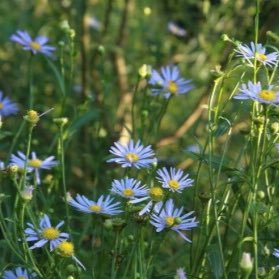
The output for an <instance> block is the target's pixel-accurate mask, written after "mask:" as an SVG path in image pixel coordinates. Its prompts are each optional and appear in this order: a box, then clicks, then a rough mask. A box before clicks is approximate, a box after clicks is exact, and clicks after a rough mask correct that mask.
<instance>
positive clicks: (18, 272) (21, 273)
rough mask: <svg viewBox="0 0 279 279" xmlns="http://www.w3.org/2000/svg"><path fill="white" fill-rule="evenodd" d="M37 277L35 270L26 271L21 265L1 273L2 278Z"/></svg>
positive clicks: (25, 278)
mask: <svg viewBox="0 0 279 279" xmlns="http://www.w3.org/2000/svg"><path fill="white" fill-rule="evenodd" d="M32 278H37V274H36V273H35V272H31V273H30V272H28V271H27V270H26V269H24V268H22V267H17V268H16V269H15V270H6V271H4V273H3V279H32Z"/></svg>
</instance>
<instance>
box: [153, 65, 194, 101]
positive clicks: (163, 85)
mask: <svg viewBox="0 0 279 279" xmlns="http://www.w3.org/2000/svg"><path fill="white" fill-rule="evenodd" d="M190 83H191V81H190V80H186V79H183V78H181V76H180V71H179V69H178V67H177V66H166V67H162V68H161V72H158V71H156V70H152V74H151V77H150V80H149V84H150V85H151V86H153V87H154V88H152V89H151V90H152V93H153V95H159V94H160V93H163V94H164V97H165V98H166V99H168V98H169V97H170V96H172V95H180V94H185V93H187V92H189V91H190V90H191V89H192V88H193V86H192V85H191V84H190Z"/></svg>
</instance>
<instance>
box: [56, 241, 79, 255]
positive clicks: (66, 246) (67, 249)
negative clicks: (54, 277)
mask: <svg viewBox="0 0 279 279" xmlns="http://www.w3.org/2000/svg"><path fill="white" fill-rule="evenodd" d="M57 249H58V251H59V252H60V254H61V256H62V257H71V256H73V255H74V249H75V248H74V244H73V243H72V242H69V241H62V242H61V243H59V244H58V245H57Z"/></svg>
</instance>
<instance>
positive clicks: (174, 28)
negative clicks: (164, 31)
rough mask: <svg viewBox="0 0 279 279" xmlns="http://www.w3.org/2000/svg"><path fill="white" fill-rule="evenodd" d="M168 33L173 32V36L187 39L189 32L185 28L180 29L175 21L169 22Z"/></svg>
mask: <svg viewBox="0 0 279 279" xmlns="http://www.w3.org/2000/svg"><path fill="white" fill-rule="evenodd" d="M168 31H169V32H171V33H172V34H174V35H176V36H178V37H186V36H187V31H186V30H185V29H184V28H182V27H180V26H179V25H178V24H177V23H175V22H174V21H169V22H168Z"/></svg>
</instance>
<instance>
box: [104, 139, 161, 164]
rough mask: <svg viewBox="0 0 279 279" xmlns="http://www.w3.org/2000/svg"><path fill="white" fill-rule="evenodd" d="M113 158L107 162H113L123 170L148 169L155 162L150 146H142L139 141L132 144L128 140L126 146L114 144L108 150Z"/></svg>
mask: <svg viewBox="0 0 279 279" xmlns="http://www.w3.org/2000/svg"><path fill="white" fill-rule="evenodd" d="M109 152H110V153H112V154H113V155H115V156H116V157H115V158H112V159H110V160H107V162H108V163H111V162H115V163H117V164H120V165H121V166H122V167H123V168H128V167H136V168H137V169H140V168H146V167H149V166H150V165H151V164H153V163H155V162H157V160H156V158H155V157H154V156H155V153H154V151H153V150H152V149H151V146H150V145H148V146H143V145H142V144H141V142H140V141H137V142H136V143H134V141H133V140H130V141H129V143H128V144H127V145H122V144H121V143H119V142H115V143H114V146H112V147H111V148H110V150H109Z"/></svg>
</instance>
